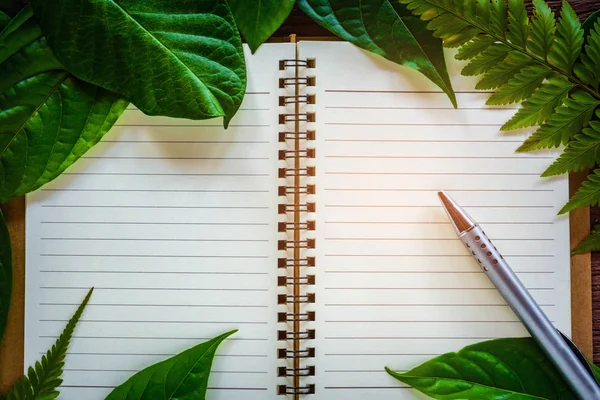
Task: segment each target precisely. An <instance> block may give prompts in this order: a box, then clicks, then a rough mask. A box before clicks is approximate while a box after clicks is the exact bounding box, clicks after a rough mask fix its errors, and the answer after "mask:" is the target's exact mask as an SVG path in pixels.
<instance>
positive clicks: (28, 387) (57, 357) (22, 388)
mask: <svg viewBox="0 0 600 400" xmlns="http://www.w3.org/2000/svg"><path fill="white" fill-rule="evenodd" d="M93 291H94V289H93V288H92V289H91V290H90V291H89V292H88V294H87V295H86V296H85V298H84V299H83V302H82V303H81V305H80V306H79V308H77V311H75V314H73V317H71V319H70V320H69V322H68V323H67V326H66V327H65V329H64V330H63V332H62V333H61V335H60V336H59V337H58V339H57V340H56V342H55V343H54V345H53V346H52V348H51V349H50V350H48V352H47V353H46V355H44V356H42V359H41V360H40V361H38V362H36V363H35V367H29V369H28V371H27V375H23V376H22V377H21V378H20V379H19V380H18V381H17V382H16V383H15V385H14V386H13V387H12V388H11V389H9V391H8V393H7V394H6V400H52V399H55V398H57V397H58V395H59V392H58V390H57V388H58V387H59V386H60V384H61V383H62V379H60V376H61V375H62V372H63V366H64V363H65V357H66V355H67V349H68V348H69V344H70V342H71V337H73V332H74V331H75V327H76V326H77V323H78V322H79V319H80V318H81V315H82V314H83V311H84V310H85V306H86V305H87V303H88V301H89V300H90V297H91V296H92V292H93Z"/></svg>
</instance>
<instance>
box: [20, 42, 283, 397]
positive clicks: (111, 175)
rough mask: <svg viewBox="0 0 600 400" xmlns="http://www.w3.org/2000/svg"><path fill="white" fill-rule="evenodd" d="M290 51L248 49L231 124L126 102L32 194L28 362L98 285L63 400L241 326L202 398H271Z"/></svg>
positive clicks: (104, 390)
mask: <svg viewBox="0 0 600 400" xmlns="http://www.w3.org/2000/svg"><path fill="white" fill-rule="evenodd" d="M294 51H295V49H294V46H293V45H291V44H268V45H263V46H262V47H261V49H260V51H259V52H258V53H257V54H256V55H252V56H251V55H250V53H249V52H247V54H246V60H247V64H248V71H249V76H248V88H247V93H246V97H245V100H244V103H243V104H242V106H241V109H240V111H239V112H238V114H237V115H236V116H235V118H234V119H233V120H232V122H231V125H230V128H229V129H228V130H226V131H225V130H224V129H223V128H222V122H221V120H210V121H191V120H179V119H170V118H165V117H148V116H145V115H143V114H142V113H141V112H140V111H138V110H137V109H135V108H134V107H130V108H129V109H128V110H127V111H126V112H125V114H124V115H123V117H122V118H121V119H119V121H118V123H117V126H116V127H115V128H114V129H113V130H112V131H111V132H110V133H109V134H108V135H107V136H106V138H105V140H103V141H102V142H101V143H99V144H98V145H97V146H96V147H95V148H94V149H92V151H90V152H89V153H88V154H86V156H85V157H84V158H83V159H82V160H80V161H79V162H78V163H77V165H76V166H74V167H73V168H71V169H69V170H68V171H67V172H66V173H65V174H63V176H61V177H60V178H59V179H57V180H56V181H54V182H52V183H51V184H49V185H47V186H46V187H44V188H43V189H42V190H41V191H38V192H36V193H33V194H31V195H28V196H27V293H26V354H25V363H26V365H32V364H33V363H34V362H35V360H37V359H39V358H40V356H41V355H42V354H43V353H45V351H46V350H47V349H48V348H50V346H51V345H52V343H53V342H54V341H55V340H56V338H57V335H58V334H59V333H60V331H61V330H62V328H63V327H64V325H65V324H66V321H67V320H68V319H69V318H70V316H71V315H72V313H73V312H74V311H75V309H76V307H77V305H78V304H79V302H80V301H81V300H82V299H83V296H84V295H85V293H86V292H87V290H88V289H89V288H90V287H92V286H94V287H95V292H94V295H93V297H92V299H91V301H90V304H89V305H88V308H87V311H86V313H85V315H84V317H83V319H82V320H81V322H80V324H79V327H78V329H77V331H76V336H75V339H74V340H73V341H72V343H71V346H70V348H69V354H68V356H67V360H66V366H65V374H64V383H63V385H62V389H61V398H64V399H65V400H69V399H77V400H82V399H83V400H86V399H90V400H93V399H103V398H104V397H105V396H106V395H107V394H108V393H109V392H110V391H111V389H112V388H113V387H114V386H116V385H118V384H120V383H122V382H124V381H125V379H126V378H128V377H129V376H131V375H133V374H134V373H135V372H136V371H138V370H140V369H142V368H144V367H146V366H149V365H150V364H152V363H155V362H158V361H160V360H163V359H165V358H168V357H170V356H172V355H174V354H176V353H178V352H180V351H183V350H185V349H186V348H188V347H191V346H193V345H195V344H198V343H201V342H203V341H205V340H208V339H209V338H212V337H214V336H216V335H218V334H221V333H223V332H226V331H228V330H231V329H236V328H237V329H239V332H238V333H237V334H235V335H234V336H233V337H232V338H231V339H230V340H228V341H226V342H225V343H224V344H223V345H222V347H221V348H220V350H219V352H218V354H217V357H216V359H215V362H214V365H213V373H212V375H211V378H210V382H209V397H210V398H213V399H239V398H240V396H243V398H245V399H264V398H272V397H274V396H275V388H276V378H275V370H276V368H275V365H276V349H277V342H276V336H275V335H276V332H277V329H276V321H275V318H276V307H277V305H276V289H277V284H276V275H275V274H276V272H277V264H276V257H277V243H276V240H277V225H276V224H277V201H278V198H277V146H278V144H277V128H278V126H277V107H278V103H277V102H278V97H277V91H278V86H277V84H278V80H277V75H278V60H279V59H281V58H293V54H294ZM241 393H243V395H242V394H241Z"/></svg>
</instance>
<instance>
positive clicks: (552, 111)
mask: <svg viewBox="0 0 600 400" xmlns="http://www.w3.org/2000/svg"><path fill="white" fill-rule="evenodd" d="M400 2H401V3H402V4H405V5H406V6H407V7H408V8H409V9H410V10H412V12H413V13H414V14H416V15H419V16H420V17H421V19H422V20H424V21H428V24H427V28H428V29H430V30H432V31H433V34H434V36H436V37H439V38H442V39H443V40H444V45H445V46H448V47H455V46H456V45H457V44H458V45H460V48H459V50H458V53H457V55H456V58H457V59H460V60H466V61H468V64H467V65H466V66H465V67H464V68H463V70H462V73H463V74H464V75H483V76H482V78H481V79H480V81H479V82H478V84H477V86H476V88H477V89H484V90H494V91H495V93H494V94H492V95H491V96H490V98H489V99H488V101H487V104H489V105H505V104H512V103H518V102H523V104H522V107H521V108H520V109H519V110H518V111H517V113H516V114H515V115H514V116H513V117H512V118H511V119H510V120H509V121H508V122H507V123H506V124H504V126H503V127H502V129H503V130H512V129H520V128H526V127H531V126H539V127H538V128H537V130H536V131H535V132H534V133H533V134H532V135H531V136H530V137H529V138H528V139H527V140H525V142H524V143H523V144H522V145H521V146H520V147H519V149H518V151H533V150H540V149H547V148H553V147H559V146H562V145H566V148H565V150H564V153H563V154H562V155H561V156H560V157H559V158H558V160H557V161H556V162H555V163H554V164H552V166H550V167H549V168H548V169H547V170H546V172H544V174H543V176H550V175H556V174H561V173H566V172H570V171H577V170H580V169H583V168H586V167H591V166H593V165H594V164H595V163H596V162H597V161H598V156H597V152H598V148H599V147H600V134H599V131H598V127H599V126H600V125H599V124H600V122H597V121H599V120H600V113H595V112H594V111H595V110H596V109H597V108H598V107H599V106H600V92H599V91H598V90H599V85H600V19H598V16H599V15H600V14H597V15H594V16H592V17H590V19H588V20H587V21H586V22H585V24H584V25H582V24H581V22H580V21H579V19H578V18H577V15H576V14H575V12H574V11H573V8H572V7H571V6H570V5H569V4H568V2H567V1H563V5H562V8H561V10H560V14H559V17H558V21H556V20H555V15H554V13H553V12H552V11H551V10H550V8H549V7H548V5H547V4H546V2H545V1H543V0H534V1H533V8H534V11H533V16H532V17H531V19H530V18H529V17H528V15H527V10H526V8H525V5H524V2H523V0H508V7H506V5H505V2H504V0H481V1H477V2H472V1H469V0H400ZM588 126H589V128H587V127H588ZM599 193H600V175H599V174H597V173H594V174H591V175H590V180H589V181H588V182H586V184H584V185H583V186H582V188H581V189H580V192H578V193H577V194H576V195H575V197H574V198H573V199H572V200H571V201H570V202H569V203H568V204H567V205H566V206H565V207H564V208H563V210H562V211H561V212H567V211H570V210H573V209H574V208H577V207H583V206H586V205H589V204H596V203H597V202H598V196H600V194H599Z"/></svg>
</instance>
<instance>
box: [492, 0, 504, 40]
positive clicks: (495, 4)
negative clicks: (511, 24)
mask: <svg viewBox="0 0 600 400" xmlns="http://www.w3.org/2000/svg"><path fill="white" fill-rule="evenodd" d="M490 30H491V32H492V33H494V34H496V35H498V36H501V37H505V35H506V1H505V0H492V11H491V14H490Z"/></svg>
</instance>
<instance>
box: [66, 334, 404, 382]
mask: <svg viewBox="0 0 600 400" xmlns="http://www.w3.org/2000/svg"><path fill="white" fill-rule="evenodd" d="M325 339H327V338H325ZM65 371H66V370H65ZM394 371H396V372H406V371H407V370H403V371H399V370H394ZM323 372H329V373H346V372H348V373H350V372H354V373H357V372H361V373H375V372H377V373H384V374H386V373H387V372H386V371H385V369H383V368H382V369H326V370H323Z"/></svg>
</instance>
